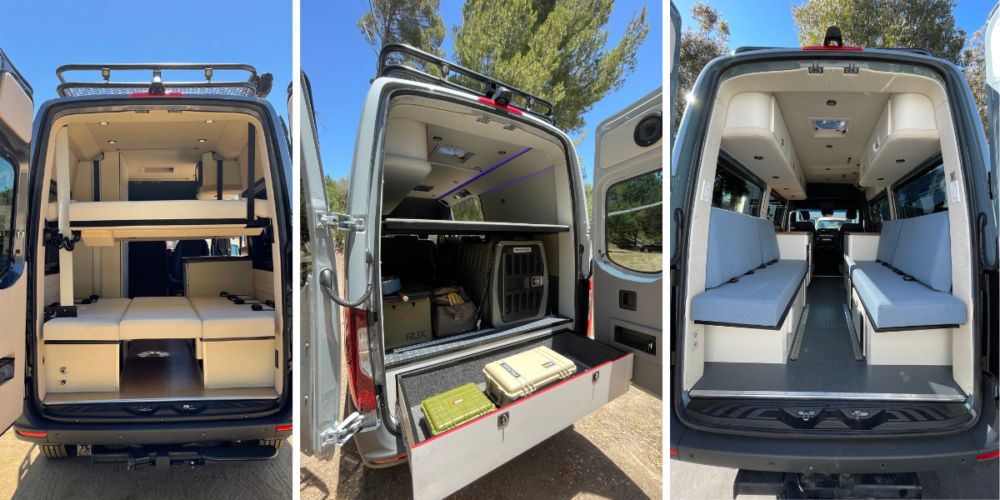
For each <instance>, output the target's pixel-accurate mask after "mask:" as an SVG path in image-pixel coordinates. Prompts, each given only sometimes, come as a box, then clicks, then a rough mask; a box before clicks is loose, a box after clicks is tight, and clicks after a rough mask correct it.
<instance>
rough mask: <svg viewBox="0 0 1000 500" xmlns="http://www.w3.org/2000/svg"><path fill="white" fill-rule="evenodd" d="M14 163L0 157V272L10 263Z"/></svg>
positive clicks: (12, 230)
mask: <svg viewBox="0 0 1000 500" xmlns="http://www.w3.org/2000/svg"><path fill="white" fill-rule="evenodd" d="M16 175H17V174H16V172H15V170H14V165H12V164H11V163H10V162H9V161H7V159H6V158H3V157H0V273H3V272H5V271H6V270H7V265H8V264H9V263H10V249H11V246H12V243H13V241H14V239H13V235H14V180H15V179H14V177H15V176H16Z"/></svg>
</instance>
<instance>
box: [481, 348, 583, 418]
mask: <svg viewBox="0 0 1000 500" xmlns="http://www.w3.org/2000/svg"><path fill="white" fill-rule="evenodd" d="M574 373H576V364H575V363H573V362H572V361H570V360H569V359H568V358H566V357H565V356H563V355H561V354H559V353H557V352H555V351H553V350H552V349H549V348H548V347H536V348H534V349H532V350H530V351H525V352H522V353H520V354H515V355H513V356H511V357H509V358H504V359H501V360H499V361H494V362H492V363H490V364H488V365H486V366H485V367H484V368H483V375H485V376H486V393H487V394H489V396H490V397H491V398H492V399H493V401H494V402H495V403H496V404H497V405H499V406H505V405H508V404H510V403H512V402H514V401H517V400H518V399H521V398H523V397H525V396H527V395H529V394H531V393H533V392H535V391H537V390H538V389H541V388H543V387H545V386H546V385H549V384H551V383H553V382H557V381H560V380H565V379H567V378H569V377H570V376H572V375H573V374H574Z"/></svg>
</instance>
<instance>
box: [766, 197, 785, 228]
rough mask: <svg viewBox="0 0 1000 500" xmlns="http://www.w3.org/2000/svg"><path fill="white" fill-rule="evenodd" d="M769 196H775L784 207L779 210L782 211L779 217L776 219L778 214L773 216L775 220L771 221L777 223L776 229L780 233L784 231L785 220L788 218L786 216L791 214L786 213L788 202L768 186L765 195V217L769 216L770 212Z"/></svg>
mask: <svg viewBox="0 0 1000 500" xmlns="http://www.w3.org/2000/svg"><path fill="white" fill-rule="evenodd" d="M771 196H775V197H777V198H778V199H780V200H781V201H782V203H783V205H784V206H783V208H782V209H781V210H782V212H781V217H777V215H778V214H775V219H772V222H773V221H775V220H777V221H778V225H777V226H776V227H778V228H780V229H781V230H782V231H784V230H785V219H787V218H788V217H787V215H788V214H789V213H791V212H789V211H788V200H787V199H785V197H784V196H781V195H780V194H778V192H777V191H775V190H774V188H773V187H770V186H768V193H767V207H768V208H767V211H768V213H767V214H765V217H766V216H767V215H770V212H771Z"/></svg>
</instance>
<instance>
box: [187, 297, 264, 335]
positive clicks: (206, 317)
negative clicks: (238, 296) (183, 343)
mask: <svg viewBox="0 0 1000 500" xmlns="http://www.w3.org/2000/svg"><path fill="white" fill-rule="evenodd" d="M191 306H192V307H194V310H195V312H197V313H198V317H199V318H201V322H202V339H226V338H243V339H245V338H261V337H273V336H274V335H275V326H274V310H272V309H271V308H270V307H266V306H265V308H264V309H265V310H263V311H254V310H253V309H251V305H250V304H234V303H233V302H232V301H230V300H229V299H226V298H223V297H192V298H191Z"/></svg>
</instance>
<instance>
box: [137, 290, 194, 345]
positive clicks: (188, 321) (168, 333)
mask: <svg viewBox="0 0 1000 500" xmlns="http://www.w3.org/2000/svg"><path fill="white" fill-rule="evenodd" d="M119 329H120V335H121V339H122V340H137V339H198V338H201V319H199V318H198V314H197V313H195V311H194V308H192V307H191V303H190V302H188V300H187V298H185V297H136V298H135V299H133V300H132V304H131V305H130V306H129V308H128V310H127V311H125V316H124V317H123V318H122V321H121V325H120V328H119Z"/></svg>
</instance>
